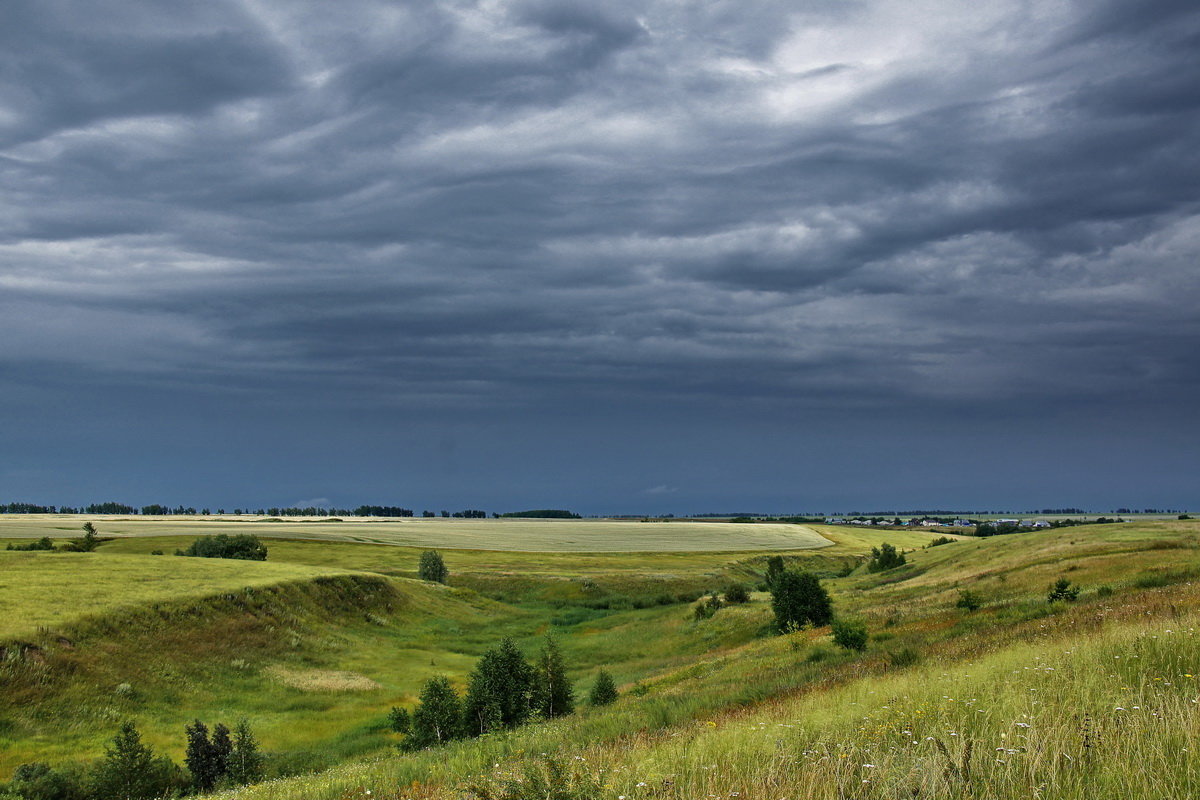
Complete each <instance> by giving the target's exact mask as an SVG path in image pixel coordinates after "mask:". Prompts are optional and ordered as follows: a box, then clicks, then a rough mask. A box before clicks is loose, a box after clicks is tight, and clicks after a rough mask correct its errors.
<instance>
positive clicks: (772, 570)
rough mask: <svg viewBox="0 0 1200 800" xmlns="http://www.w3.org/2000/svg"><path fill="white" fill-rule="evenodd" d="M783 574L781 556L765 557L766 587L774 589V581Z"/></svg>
mask: <svg viewBox="0 0 1200 800" xmlns="http://www.w3.org/2000/svg"><path fill="white" fill-rule="evenodd" d="M782 574H783V556H771V557H770V558H768V559H767V578H766V580H767V588H768V589H770V590H772V591H774V590H775V582H776V581H778V580H779V576H780V575H782Z"/></svg>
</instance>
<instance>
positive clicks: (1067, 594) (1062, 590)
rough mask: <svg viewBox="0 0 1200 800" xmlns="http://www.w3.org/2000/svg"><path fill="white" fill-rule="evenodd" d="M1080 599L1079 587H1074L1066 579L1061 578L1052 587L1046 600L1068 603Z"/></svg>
mask: <svg viewBox="0 0 1200 800" xmlns="http://www.w3.org/2000/svg"><path fill="white" fill-rule="evenodd" d="M1078 597H1079V587H1078V586H1073V585H1072V584H1071V582H1070V581H1069V580H1067V579H1066V578H1059V579H1058V580H1057V581H1055V582H1054V585H1053V586H1051V587H1050V592H1049V594H1047V595H1046V599H1047V600H1049V601H1050V602H1051V603H1053V602H1054V601H1055V600H1065V601H1067V602H1068V603H1069V602H1072V601H1073V600H1075V599H1077V598H1078Z"/></svg>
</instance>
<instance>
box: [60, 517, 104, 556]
mask: <svg viewBox="0 0 1200 800" xmlns="http://www.w3.org/2000/svg"><path fill="white" fill-rule="evenodd" d="M99 546H100V536H99V535H98V534H97V533H96V526H95V525H93V524H92V523H90V522H85V523H83V536H80V537H79V538H78V539H72V540H71V541H69V542H67V543H66V545H64V547H63V549H64V550H69V551H72V552H75V553H90V552H92V551H93V550H95V549H96V548H97V547H99Z"/></svg>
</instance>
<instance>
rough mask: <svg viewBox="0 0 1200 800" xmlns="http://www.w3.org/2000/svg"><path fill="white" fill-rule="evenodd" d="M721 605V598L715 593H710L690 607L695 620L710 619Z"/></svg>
mask: <svg viewBox="0 0 1200 800" xmlns="http://www.w3.org/2000/svg"><path fill="white" fill-rule="evenodd" d="M723 605H724V603H722V602H721V598H719V597H717V596H716V595H715V594H710V595H709V596H708V597H707V598H705V599H704V600H701V601H700V602H699V603H697V604H696V605H695V606H693V607H692V617H693V618H694V619H697V620H702V619H712V617H713V615H715V614H716V613H717V612H718V611H720V610H721V607H722V606H723Z"/></svg>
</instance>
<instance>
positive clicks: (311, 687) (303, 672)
mask: <svg viewBox="0 0 1200 800" xmlns="http://www.w3.org/2000/svg"><path fill="white" fill-rule="evenodd" d="M263 671H264V672H265V673H266V674H267V675H268V676H270V677H271V678H273V679H274V680H277V681H279V682H280V683H282V684H283V685H284V686H290V687H292V688H293V689H299V690H300V691H302V692H369V691H371V690H373V689H379V688H381V687H380V685H379V683H377V682H376V681H373V680H371V679H370V678H368V677H367V676H366V675H360V674H358V673H357V672H344V671H341V670H336V669H292V668H290V667H284V666H280V665H276V666H273V667H267V668H266V669H265V670H263Z"/></svg>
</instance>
